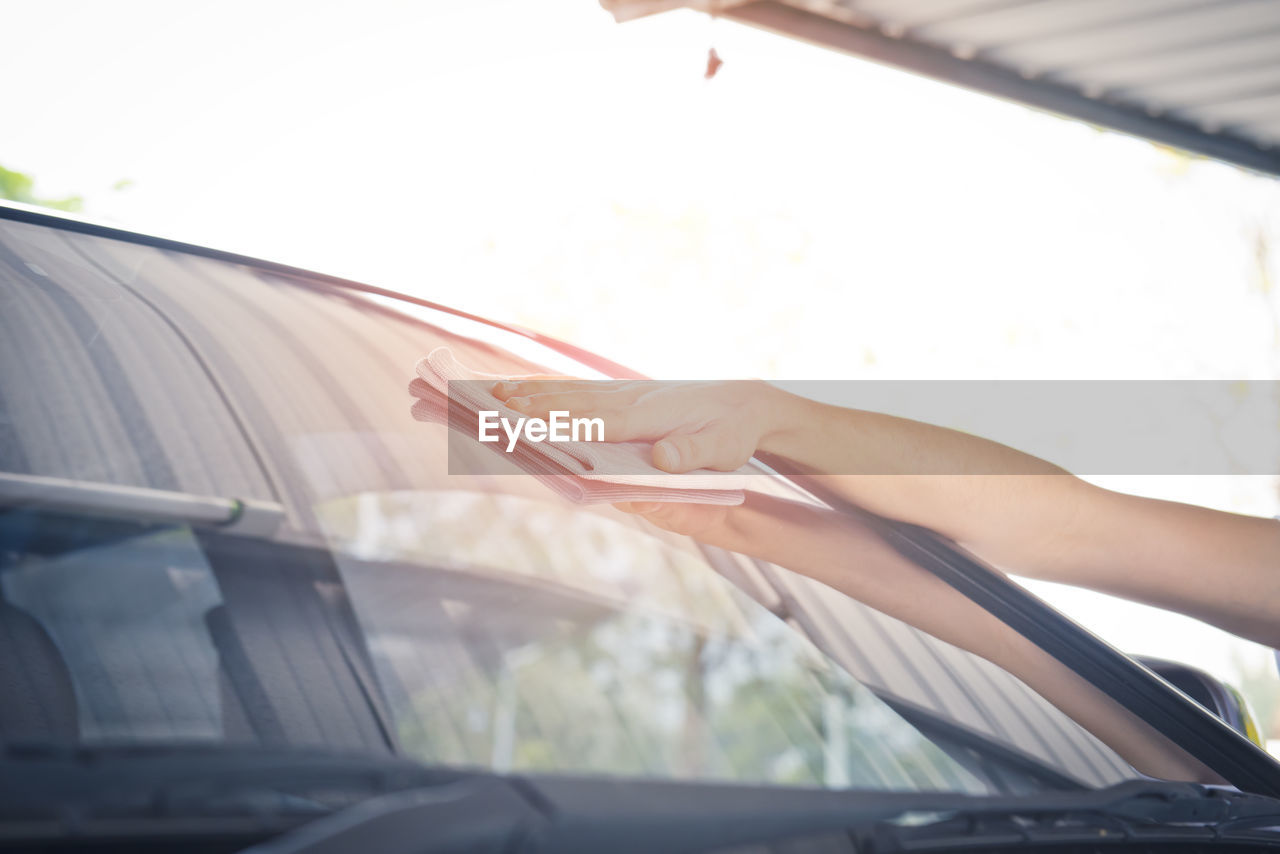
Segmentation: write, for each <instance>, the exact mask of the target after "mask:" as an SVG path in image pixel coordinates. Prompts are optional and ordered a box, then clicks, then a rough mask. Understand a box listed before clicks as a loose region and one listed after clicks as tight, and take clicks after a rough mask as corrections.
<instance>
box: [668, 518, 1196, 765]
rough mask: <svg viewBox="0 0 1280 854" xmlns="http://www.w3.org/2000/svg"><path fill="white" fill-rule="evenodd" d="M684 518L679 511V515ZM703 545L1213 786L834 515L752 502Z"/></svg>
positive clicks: (1126, 752) (1097, 696)
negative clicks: (885, 624) (931, 646)
mask: <svg viewBox="0 0 1280 854" xmlns="http://www.w3.org/2000/svg"><path fill="white" fill-rule="evenodd" d="M675 512H679V511H675ZM697 536H698V538H699V539H700V540H702V541H704V542H707V543H709V544H712V545H718V546H721V547H723V548H727V549H730V550H733V551H738V552H741V553H744V554H750V555H752V556H754V557H757V558H760V559H762V560H766V561H769V562H771V563H775V564H777V565H779V566H783V567H785V568H787V569H790V570H792V571H795V572H799V573H801V574H803V575H807V576H809V577H810V578H814V579H816V580H818V581H821V582H823V583H824V584H826V585H828V586H830V587H832V588H834V589H836V590H838V591H840V592H841V593H844V594H846V595H848V596H851V597H852V598H854V599H856V600H858V601H860V602H862V603H864V604H866V605H869V606H870V607H872V608H875V609H876V610H878V611H880V612H881V613H884V614H887V615H889V616H891V617H894V618H897V619H899V620H902V621H903V622H905V623H907V624H909V625H912V626H915V627H916V628H919V629H921V630H922V631H924V632H926V633H928V634H930V635H933V636H934V637H936V638H938V639H939V640H943V641H946V642H947V643H950V644H952V645H954V646H957V647H960V648H961V649H965V650H968V651H969V652H971V653H974V654H975V655H978V656H981V657H982V658H985V659H987V660H988V661H991V662H992V663H994V664H996V665H997V666H999V667H1001V668H1003V669H1004V670H1007V671H1009V672H1010V673H1013V674H1014V675H1015V676H1017V677H1019V678H1020V679H1021V680H1022V681H1023V682H1025V683H1026V684H1027V685H1028V686H1029V687H1031V688H1032V689H1033V690H1035V691H1036V692H1038V693H1039V694H1040V695H1041V696H1043V697H1044V698H1045V699H1047V700H1049V701H1050V702H1051V703H1053V704H1054V705H1056V706H1057V707H1058V708H1059V709H1061V710H1062V711H1063V712H1064V713H1065V714H1066V715H1067V716H1069V717H1071V718H1073V719H1074V720H1076V721H1077V722H1078V723H1080V724H1081V725H1082V726H1084V727H1085V728H1086V729H1088V730H1090V731H1091V732H1094V733H1095V734H1097V735H1098V736H1099V737H1100V738H1101V739H1102V740H1103V741H1104V742H1106V743H1107V744H1109V745H1111V746H1112V748H1113V749H1115V750H1116V751H1117V752H1118V753H1120V754H1121V755H1122V756H1124V757H1125V759H1126V760H1127V761H1129V762H1130V763H1132V764H1133V765H1134V766H1135V767H1136V768H1139V769H1140V770H1142V771H1143V772H1145V773H1148V774H1152V775H1154V776H1159V777H1165V778H1169V779H1182V780H1200V781H1202V782H1214V781H1216V778H1215V777H1214V776H1213V775H1212V774H1211V772H1209V771H1208V770H1207V769H1205V768H1204V767H1203V766H1201V765H1200V764H1199V763H1197V762H1195V761H1194V760H1192V759H1191V758H1190V757H1188V756H1186V755H1185V754H1184V753H1183V752H1182V751H1181V750H1179V749H1177V748H1176V747H1175V746H1174V745H1173V744H1172V743H1171V742H1169V741H1168V740H1167V739H1165V738H1164V737H1163V736H1160V735H1159V734H1158V733H1155V732H1153V731H1152V730H1151V729H1150V728H1149V727H1147V726H1145V725H1144V724H1142V722H1141V721H1139V720H1137V719H1136V718H1135V717H1134V716H1133V715H1132V714H1131V713H1129V712H1128V711H1127V710H1125V709H1124V708H1122V707H1121V706H1119V705H1118V704H1116V703H1115V702H1114V701H1113V700H1111V699H1110V698H1109V697H1107V696H1106V695H1105V694H1103V693H1102V692H1100V691H1098V690H1097V689H1096V688H1094V687H1093V686H1091V685H1089V684H1088V683H1086V682H1084V681H1083V680H1082V679H1081V677H1080V676H1079V675H1078V674H1076V673H1074V672H1073V671H1072V670H1070V669H1069V668H1067V667H1066V666H1065V665H1063V664H1062V663H1061V662H1059V661H1057V660H1056V659H1054V658H1052V657H1051V656H1049V655H1048V654H1047V653H1045V652H1044V651H1043V650H1041V649H1040V648H1039V647H1037V646H1035V645H1034V644H1032V643H1031V642H1030V641H1028V640H1027V639H1026V638H1025V637H1023V636H1022V635H1019V634H1018V633H1016V632H1014V631H1013V630H1012V629H1011V628H1009V627H1008V626H1007V625H1006V624H1005V623H1003V622H1001V621H1000V620H997V619H996V618H995V617H994V616H993V615H992V614H991V613H989V612H988V611H986V610H984V609H983V608H981V607H979V606H978V605H977V604H975V603H974V602H973V601H971V600H970V599H968V598H966V597H965V596H963V595H962V594H960V593H959V592H957V591H956V590H955V589H953V588H952V587H950V586H949V585H947V584H945V583H944V582H942V581H941V580H940V579H939V578H937V577H936V576H934V575H933V574H932V573H929V572H927V571H926V570H924V569H922V568H920V567H919V566H916V565H915V564H914V563H912V562H910V561H908V560H906V559H905V558H903V557H902V556H901V555H899V554H898V553H897V552H896V551H894V550H893V549H892V548H890V547H889V546H888V545H887V544H886V543H885V542H884V541H883V540H881V539H880V538H879V537H878V536H877V535H876V534H875V533H874V532H872V531H871V530H869V529H867V528H865V527H864V526H862V525H860V524H858V523H857V522H856V521H852V520H850V519H848V518H847V517H845V516H843V515H841V514H836V513H833V512H831V511H826V510H821V509H818V508H814V507H809V506H805V505H797V504H793V503H790V502H786V501H781V500H779V499H773V498H768V497H764V496H759V495H754V494H753V495H751V497H750V499H749V500H748V502H747V503H746V504H745V505H743V506H742V507H740V508H734V509H732V510H730V511H728V512H726V513H724V514H721V515H718V516H716V517H714V521H712V522H711V524H708V525H706V526H704V527H702V528H701V529H700V530H699V531H698V532H697Z"/></svg>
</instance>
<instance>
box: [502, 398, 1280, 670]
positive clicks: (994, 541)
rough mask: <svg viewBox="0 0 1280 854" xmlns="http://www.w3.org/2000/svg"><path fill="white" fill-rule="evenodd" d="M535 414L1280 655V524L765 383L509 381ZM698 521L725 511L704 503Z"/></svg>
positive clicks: (667, 466)
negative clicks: (744, 467) (597, 428)
mask: <svg viewBox="0 0 1280 854" xmlns="http://www.w3.org/2000/svg"><path fill="white" fill-rule="evenodd" d="M494 392H495V394H497V395H498V396H499V397H501V398H502V399H504V400H506V401H507V403H508V405H511V406H513V408H516V409H518V410H520V411H522V412H525V413H526V414H530V415H543V416H544V417H545V415H546V414H548V413H549V411H550V410H552V409H568V410H571V411H573V413H574V415H587V416H594V415H600V416H603V417H605V418H606V425H607V429H608V433H607V435H609V437H610V440H611V441H623V440H627V439H647V440H653V441H655V445H654V464H655V465H656V466H657V467H658V468H661V469H663V470H665V471H670V472H676V473H678V472H684V471H690V470H692V469H695V468H700V467H705V468H713V469H720V470H732V469H734V468H737V467H738V466H740V465H741V464H743V463H744V462H746V461H747V460H748V459H749V458H750V457H751V456H753V455H760V456H761V457H763V458H765V459H767V460H769V461H770V462H771V463H775V464H776V466H777V467H778V468H781V469H784V470H786V471H788V472H789V473H792V474H796V475H798V476H800V477H801V478H802V479H805V478H807V479H809V480H810V481H812V482H814V483H818V484H820V485H822V486H824V487H826V488H827V489H829V490H830V491H831V492H833V493H835V494H837V495H839V496H841V497H843V498H845V499H847V500H849V501H851V502H853V503H855V504H857V505H859V506H861V507H863V508H865V509H867V510H870V511H871V512H873V513H877V514H879V515H881V516H885V517H888V518H892V519H898V520H902V521H906V522H911V523H914V524H918V525H922V526H925V527H928V528H931V529H933V530H935V531H938V532H939V533H941V534H943V535H945V536H947V537H949V538H950V539H952V540H954V541H956V542H958V543H960V544H961V545H963V546H965V547H966V548H968V549H970V550H972V551H973V552H975V553H976V554H978V555H980V556H982V557H984V558H985V559H987V560H988V561H990V562H991V563H993V564H995V565H997V566H998V567H1000V568H1003V569H1006V570H1008V571H1011V572H1016V573H1018V574H1020V575H1025V576H1028V577H1033V578H1041V579H1046V580H1051V581H1057V582H1061V583H1066V584H1073V585H1078V586H1083V587H1089V588H1092V589H1094V590H1099V591H1102V592H1105V593H1111V594H1114V595H1119V596H1124V597H1127V598H1130V599H1134V600H1137V601H1140V602H1144V603H1147V604H1151V605H1155V606H1157V607H1163V608H1169V609H1172V610H1176V611H1180V612H1182V613H1185V614H1189V615H1191V616H1194V617H1197V618H1200V619H1203V620H1206V621H1207V622H1210V623H1213V624H1215V625H1217V626H1220V627H1221V628H1224V629H1226V630H1228V631H1231V632H1233V633H1235V634H1238V635H1241V636H1243V637H1248V638H1251V639H1253V640H1256V641H1258V642H1260V643H1264V644H1268V645H1270V646H1277V647H1280V523H1277V522H1275V521H1274V520H1269V519H1259V518H1255V517H1249V516H1241V515H1238V514H1232V513H1224V512H1221V511H1216V510H1210V509H1207V508H1202V507H1195V506H1191V505H1186V504H1178V503H1175V502H1167V501H1158V500H1155V499H1149V498H1142V497H1138V496H1132V495H1125V494H1121V493H1116V492H1111V491H1109V490H1105V489H1102V488H1100V487H1097V486H1094V485H1091V484H1089V483H1086V482H1085V481H1083V480H1080V479H1079V478H1076V477H1073V476H1071V475H1070V474H1068V473H1067V472H1065V471H1064V470H1062V469H1060V468H1058V467H1057V466H1054V465H1052V464H1050V463H1048V462H1045V461H1044V460H1040V459H1038V458H1036V457H1033V456H1030V455H1028V454H1024V453H1022V452H1019V451H1016V450H1014V449H1012V448H1009V447H1007V446H1004V445H1001V444H999V443H996V442H991V441H989V440H986V439H982V438H979V437H976V436H971V435H968V434H964V433H959V432H957V431H954V430H948V429H945V428H941V427H936V426H933V425H929V424H923V423H920V422H916V421H910V420H907V419H903V418H896V417H893V416H889V415H883V414H880V413H874V412H867V411H863V410H856V409H845V408H841V407H835V406H830V405H827V404H822V403H817V402H814V401H810V400H807V399H804V398H801V397H798V396H796V395H792V394H788V393H787V392H784V391H782V390H779V389H777V388H775V387H773V386H769V385H767V384H765V383H757V382H730V383H627V382H620V383H604V384H601V383H590V382H578V383H574V382H568V383H566V382H562V381H541V382H536V381H535V382H519V383H500V384H498V385H497V386H495V389H494ZM690 512H691V513H695V514H696V513H697V512H706V513H711V512H713V511H712V510H711V509H710V508H702V509H701V510H700V511H699V510H695V511H690Z"/></svg>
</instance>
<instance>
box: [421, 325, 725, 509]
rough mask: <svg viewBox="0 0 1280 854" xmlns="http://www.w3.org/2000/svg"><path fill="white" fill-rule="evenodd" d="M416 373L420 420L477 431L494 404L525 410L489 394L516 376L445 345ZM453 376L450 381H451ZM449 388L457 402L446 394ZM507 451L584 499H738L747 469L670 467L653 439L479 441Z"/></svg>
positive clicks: (505, 413)
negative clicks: (463, 359)
mask: <svg viewBox="0 0 1280 854" xmlns="http://www.w3.org/2000/svg"><path fill="white" fill-rule="evenodd" d="M417 374H418V377H419V379H416V380H414V381H413V382H412V383H410V385H409V392H410V394H412V395H413V396H414V397H416V398H418V399H417V400H416V401H415V402H414V405H413V409H412V413H413V417H414V418H416V419H417V420H419V421H430V422H435V423H441V424H448V425H449V426H450V427H451V428H452V429H454V430H457V431H459V432H461V433H462V434H464V435H467V436H470V437H471V438H472V439H475V438H476V425H477V421H478V417H479V416H478V413H479V412H480V411H481V410H485V411H496V412H497V413H498V417H500V418H506V419H509V420H510V421H512V422H514V421H515V420H516V419H518V418H522V417H526V416H524V415H523V414H522V413H519V412H516V411H515V410H514V409H511V408H509V407H508V406H506V405H505V404H504V403H502V402H501V401H499V400H498V399H497V398H496V397H494V396H493V395H492V394H490V393H489V391H488V389H489V386H490V385H491V384H492V383H495V382H499V381H501V380H507V379H511V377H506V376H501V375H498V374H486V373H482V372H480V371H476V370H472V369H471V368H468V367H466V366H465V365H463V364H461V363H460V362H458V360H457V359H455V358H454V355H453V353H452V351H450V350H449V348H448V347H437V348H436V349H435V350H432V351H431V353H429V354H428V355H427V356H426V358H424V359H420V360H419V361H418V365H417ZM451 380H455V381H461V382H454V383H453V385H452V386H450V381H451ZM451 391H452V399H453V405H452V406H450V401H449V395H450V392H451ZM476 444H477V445H479V446H480V447H488V448H489V449H490V450H491V451H493V452H494V453H498V454H501V455H502V456H504V457H507V458H508V459H510V460H511V462H513V463H514V464H515V465H517V466H519V467H520V468H521V469H523V470H524V471H526V472H528V473H530V474H532V475H534V476H535V477H537V478H538V479H539V480H541V481H543V482H544V483H546V484H547V485H548V486H550V487H551V488H552V489H554V490H555V491H557V492H559V493H560V494H561V495H564V496H565V497H566V498H568V499H569V500H571V501H574V502H577V503H579V504H605V503H612V502H617V501H665V502H681V503H694V504H725V505H732V504H741V503H742V501H743V488H744V487H745V485H746V484H745V475H746V473H745V471H742V472H738V473H724V472H713V471H708V470H705V469H699V470H697V471H692V472H687V473H684V474H670V473H668V472H664V471H662V470H661V469H658V468H655V467H654V466H653V464H652V463H651V462H650V460H651V459H652V454H653V445H652V444H651V443H649V442H526V441H520V442H518V443H517V444H516V446H515V449H514V450H512V451H511V452H510V453H507V452H506V450H505V448H506V437H505V436H503V439H502V441H501V442H498V443H494V444H488V443H486V444H481V443H480V442H479V441H478V440H476Z"/></svg>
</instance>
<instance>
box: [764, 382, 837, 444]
mask: <svg viewBox="0 0 1280 854" xmlns="http://www.w3.org/2000/svg"><path fill="white" fill-rule="evenodd" d="M762 388H763V393H762V394H760V395H758V396H757V400H758V409H757V412H758V418H759V430H760V438H759V441H758V442H757V445H756V449H757V451H760V452H763V453H767V454H776V455H778V456H783V457H787V458H788V459H791V460H794V461H796V462H803V461H804V458H805V457H807V456H808V454H807V453H805V449H806V446H811V445H812V443H813V440H814V429H815V425H817V424H819V423H820V410H821V408H822V406H823V405H822V404H820V403H818V402H817V401H813V400H809V399H808V398H805V397H800V396H799V395H797V394H792V393H791V392H788V391H783V390H782V389H780V388H777V387H776V386H772V385H769V384H768V383H762Z"/></svg>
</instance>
